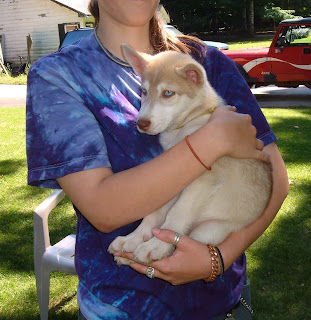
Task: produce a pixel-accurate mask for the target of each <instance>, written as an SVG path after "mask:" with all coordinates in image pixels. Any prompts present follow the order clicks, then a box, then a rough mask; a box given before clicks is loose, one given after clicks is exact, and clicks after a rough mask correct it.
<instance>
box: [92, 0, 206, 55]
mask: <svg viewBox="0 0 311 320" xmlns="http://www.w3.org/2000/svg"><path fill="white" fill-rule="evenodd" d="M89 11H90V13H91V14H92V16H93V17H94V18H95V26H97V25H98V23H99V19H100V17H99V7H98V0H90V3H89ZM150 41H151V44H152V46H153V48H154V49H155V51H156V52H157V53H158V52H161V51H167V50H174V51H179V52H182V53H189V54H191V53H192V54H195V55H198V57H199V58H202V53H201V50H199V48H200V49H203V50H204V48H205V46H204V44H203V43H202V41H201V40H200V39H198V38H196V37H192V36H174V35H171V34H169V33H168V32H167V31H165V29H164V23H163V21H162V19H161V17H160V14H159V13H158V12H156V13H155V14H154V16H153V17H152V19H151V21H150Z"/></svg>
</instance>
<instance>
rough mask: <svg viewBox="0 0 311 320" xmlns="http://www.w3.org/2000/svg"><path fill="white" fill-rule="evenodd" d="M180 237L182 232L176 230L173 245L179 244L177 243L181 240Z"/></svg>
mask: <svg viewBox="0 0 311 320" xmlns="http://www.w3.org/2000/svg"><path fill="white" fill-rule="evenodd" d="M180 237H181V236H180V234H179V233H178V232H176V233H175V237H174V240H173V245H175V246H177V243H178V242H179V240H180Z"/></svg>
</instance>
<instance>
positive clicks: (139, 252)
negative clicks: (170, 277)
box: [133, 237, 175, 263]
mask: <svg viewBox="0 0 311 320" xmlns="http://www.w3.org/2000/svg"><path fill="white" fill-rule="evenodd" d="M174 250H175V246H173V245H172V244H170V243H166V242H163V241H161V240H159V239H157V238H155V237H154V238H152V239H150V240H149V241H147V242H144V243H141V244H139V245H138V246H137V248H136V249H135V251H134V252H133V256H134V260H135V261H138V262H142V263H150V262H151V261H155V260H160V259H162V258H165V257H168V256H170V255H171V254H172V253H173V252H174Z"/></svg>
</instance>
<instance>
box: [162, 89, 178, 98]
mask: <svg viewBox="0 0 311 320" xmlns="http://www.w3.org/2000/svg"><path fill="white" fill-rule="evenodd" d="M174 94H175V92H174V91H171V90H165V91H164V92H163V95H164V97H171V96H173V95H174Z"/></svg>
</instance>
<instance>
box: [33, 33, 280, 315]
mask: <svg viewBox="0 0 311 320" xmlns="http://www.w3.org/2000/svg"><path fill="white" fill-rule="evenodd" d="M116 59H117V58H116ZM119 62H120V61H119ZM203 65H204V67H205V69H206V72H207V76H208V79H209V81H210V82H211V84H212V86H213V87H214V88H215V89H216V90H217V91H218V93H219V94H220V95H221V96H222V97H223V98H224V99H225V100H226V101H227V103H228V104H231V105H235V106H236V107H237V108H238V111H239V112H243V113H249V114H250V115H251V116H252V118H253V122H254V125H255V126H256V127H257V130H258V137H259V138H260V139H262V140H263V141H264V143H265V144H269V143H271V142H273V141H275V140H276V138H275V136H274V134H273V132H271V130H270V127H269V125H268V124H267V122H266V120H265V118H264V116H263V114H262V112H261V110H260V108H259V107H258V105H257V103H256V100H255V98H254V97H253V96H252V94H251V92H250V90H249V88H248V86H247V84H246V83H245V81H244V80H243V78H242V77H241V76H240V74H239V72H238V71H237V69H236V68H235V66H234V63H233V62H232V61H231V60H229V59H228V58H226V57H225V56H224V55H223V54H222V53H221V52H220V51H218V50H216V49H213V48H208V49H207V53H206V56H205V59H204V63H203ZM139 108H140V78H139V77H138V76H137V75H135V73H134V72H133V70H132V69H131V68H129V67H126V66H122V65H120V64H119V63H116V62H114V61H113V60H111V59H110V58H109V57H108V56H107V55H106V54H105V52H104V51H103V49H102V46H101V44H100V42H99V41H98V39H97V37H96V35H95V34H92V35H91V36H90V37H88V38H86V39H83V40H81V41H80V42H79V43H77V44H75V45H70V46H68V47H65V48H63V49H61V50H59V51H58V52H56V53H54V54H51V55H49V56H46V57H44V58H42V59H41V60H39V61H37V62H36V63H35V64H34V65H33V66H32V68H31V70H30V72H29V77H28V96H27V156H28V166H29V174H28V183H29V184H30V185H32V186H38V187H46V188H59V185H58V184H57V182H56V178H58V177H62V176H64V175H67V174H70V173H73V172H77V171H81V170H87V169H91V168H98V167H111V168H112V170H113V172H115V173H116V172H119V171H122V170H126V169H128V168H131V167H133V166H137V165H139V164H141V163H143V162H145V161H148V160H150V159H152V158H153V157H155V156H157V155H159V154H160V153H161V152H162V149H161V147H160V145H159V142H158V137H156V136H149V135H145V134H141V133H139V132H138V131H137V130H136V126H135V121H136V118H137V113H138V110H139ZM181 173H182V172H181ZM120 197H122V194H120ZM75 210H76V213H77V217H78V221H77V237H76V255H75V263H76V269H77V273H78V276H79V288H78V302H79V306H80V309H81V311H82V313H83V314H84V315H85V316H86V318H88V319H90V320H91V319H135V320H148V319H152V320H165V319H166V320H174V319H187V320H188V319H191V320H192V319H196V320H200V319H210V318H211V317H213V316H215V315H217V314H219V313H221V312H223V311H226V310H228V309H229V308H231V307H232V306H233V305H235V304H236V303H237V301H238V299H239V296H240V293H241V289H242V286H243V283H244V280H245V274H246V258H245V255H242V256H241V257H240V258H239V259H238V260H237V261H236V262H235V263H234V264H233V265H232V266H231V267H230V268H229V269H228V270H227V271H226V272H225V273H224V274H223V275H222V276H219V277H217V279H216V281H215V282H213V283H205V282H204V281H203V280H202V281H196V282H193V283H190V284H186V285H180V286H172V285H170V284H169V283H167V282H165V281H163V280H160V279H156V278H155V279H149V278H147V277H146V276H145V275H142V274H140V273H137V272H136V271H134V270H132V269H131V268H129V267H128V266H122V267H118V266H117V265H116V264H115V262H114V261H113V256H112V255H110V254H108V253H107V247H108V246H109V244H110V243H111V242H112V241H113V240H114V239H115V237H117V236H118V235H126V234H128V233H130V232H132V231H133V230H134V229H135V228H136V227H137V226H138V224H139V222H135V223H132V224H130V225H127V226H124V227H122V228H120V229H118V230H115V231H113V232H111V233H109V234H105V233H102V232H100V231H98V230H97V229H96V228H95V227H94V226H92V225H91V224H90V223H89V222H88V221H87V220H86V219H85V218H84V217H83V215H82V214H81V213H80V212H79V211H78V210H77V209H76V208H75ZM111 214H113V212H111Z"/></svg>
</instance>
